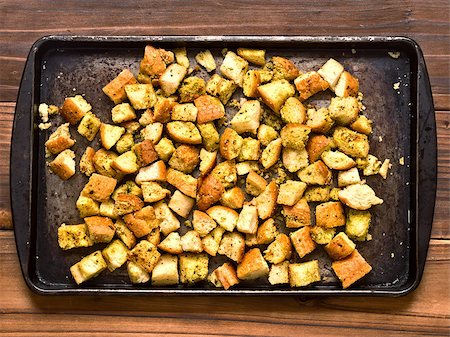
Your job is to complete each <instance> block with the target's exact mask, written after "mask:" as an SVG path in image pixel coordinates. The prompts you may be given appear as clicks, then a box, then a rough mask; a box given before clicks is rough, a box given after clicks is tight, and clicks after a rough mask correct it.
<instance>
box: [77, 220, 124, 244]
mask: <svg viewBox="0 0 450 337" xmlns="http://www.w3.org/2000/svg"><path fill="white" fill-rule="evenodd" d="M84 222H85V223H86V226H87V230H88V232H89V237H90V238H91V240H92V241H94V243H108V242H110V241H111V240H112V238H113V236H114V233H115V231H116V227H115V226H114V224H113V222H112V221H111V219H110V218H106V217H102V216H91V217H86V218H84Z"/></svg>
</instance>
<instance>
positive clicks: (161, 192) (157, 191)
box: [141, 181, 170, 203]
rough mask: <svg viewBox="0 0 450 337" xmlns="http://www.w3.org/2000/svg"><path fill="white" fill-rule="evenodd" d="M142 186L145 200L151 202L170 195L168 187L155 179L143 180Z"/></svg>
mask: <svg viewBox="0 0 450 337" xmlns="http://www.w3.org/2000/svg"><path fill="white" fill-rule="evenodd" d="M141 188H142V195H143V198H144V201H145V202H149V203H154V202H157V201H160V200H162V199H164V198H165V197H166V196H169V195H170V191H169V190H168V189H165V188H163V187H161V185H159V184H158V183H156V182H153V181H147V182H143V183H142V185H141Z"/></svg>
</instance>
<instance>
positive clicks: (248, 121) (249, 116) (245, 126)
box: [230, 100, 261, 135]
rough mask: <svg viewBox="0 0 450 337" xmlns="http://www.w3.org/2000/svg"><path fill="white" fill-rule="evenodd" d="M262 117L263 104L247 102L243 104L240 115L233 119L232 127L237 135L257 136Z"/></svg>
mask: <svg viewBox="0 0 450 337" xmlns="http://www.w3.org/2000/svg"><path fill="white" fill-rule="evenodd" d="M260 116H261V104H260V103H259V101H256V100H252V101H246V102H244V104H242V106H241V108H240V109H239V111H238V113H237V114H236V115H234V117H233V118H232V119H231V122H230V123H231V127H232V128H233V129H234V130H235V131H236V132H237V133H244V132H250V133H252V134H254V135H256V131H257V130H258V127H259V119H260Z"/></svg>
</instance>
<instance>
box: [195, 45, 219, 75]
mask: <svg viewBox="0 0 450 337" xmlns="http://www.w3.org/2000/svg"><path fill="white" fill-rule="evenodd" d="M195 60H196V61H197V62H198V64H200V65H201V66H203V67H204V68H205V69H206V71H207V72H208V73H209V72H211V71H213V70H215V69H216V61H214V56H213V55H212V54H211V51H210V50H209V49H207V50H204V51H201V52H200V53H198V54H197V55H195Z"/></svg>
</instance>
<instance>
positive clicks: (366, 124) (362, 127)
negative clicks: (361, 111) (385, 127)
mask: <svg viewBox="0 0 450 337" xmlns="http://www.w3.org/2000/svg"><path fill="white" fill-rule="evenodd" d="M372 124H373V122H372V121H371V120H370V119H368V118H367V117H366V116H363V115H359V116H358V118H356V120H355V121H354V122H353V123H352V124H350V128H351V129H352V130H354V131H356V132H360V133H363V134H365V135H370V134H371V133H372Z"/></svg>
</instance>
